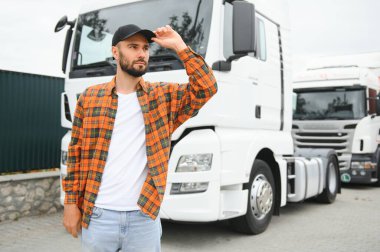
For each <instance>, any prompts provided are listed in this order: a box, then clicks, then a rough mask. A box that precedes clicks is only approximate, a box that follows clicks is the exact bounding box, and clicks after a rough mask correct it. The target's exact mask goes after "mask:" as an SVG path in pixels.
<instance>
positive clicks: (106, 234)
mask: <svg viewBox="0 0 380 252" xmlns="http://www.w3.org/2000/svg"><path fill="white" fill-rule="evenodd" d="M152 42H155V43H157V44H158V45H160V46H162V47H164V48H168V49H172V50H174V51H175V52H176V53H177V54H178V56H179V58H180V59H181V60H182V61H183V63H184V65H185V68H186V72H187V74H188V76H189V83H187V84H181V85H180V84H177V83H161V82H160V83H150V82H146V81H144V79H143V78H142V77H141V76H142V75H144V74H145V72H146V71H147V66H148V59H149V43H152ZM112 54H113V57H114V58H115V60H116V62H117V71H116V76H115V77H114V78H113V79H112V81H111V82H109V83H105V84H100V85H95V86H91V87H89V88H87V89H86V90H85V91H84V92H83V93H82V94H81V95H80V97H79V99H78V102H77V106H76V110H75V115H74V120H73V127H72V138H71V142H70V145H69V153H68V161H67V177H65V178H64V180H63V188H64V191H65V192H66V197H65V205H64V217H63V224H64V226H65V228H66V230H67V231H68V232H69V233H70V234H72V235H73V236H74V237H77V234H78V232H79V231H80V230H81V231H82V248H83V250H85V251H118V250H119V249H120V250H122V251H134V252H135V251H144V252H148V251H160V246H161V245H160V243H161V233H162V229H161V223H160V218H159V217H158V214H159V209H160V205H161V202H162V200H163V196H164V193H165V186H166V177H167V167H168V159H169V152H170V139H171V135H172V133H173V132H174V131H175V130H176V129H177V128H178V127H179V126H180V125H181V124H182V123H184V122H185V121H186V120H187V119H189V118H191V117H192V116H195V115H196V114H197V113H198V111H199V109H200V108H201V107H202V106H203V105H204V104H205V103H206V102H207V101H208V100H209V99H210V98H211V97H212V96H213V95H214V94H215V93H216V92H217V84H216V82H215V78H214V76H213V74H212V70H211V69H210V68H209V67H208V66H207V65H206V63H205V61H204V60H203V58H202V57H201V56H199V55H197V54H196V53H194V52H193V51H192V50H191V49H190V48H189V47H187V46H186V44H185V43H184V41H183V40H182V38H181V36H180V35H179V34H178V33H177V32H176V31H174V30H173V29H172V28H171V27H170V26H165V27H160V28H158V29H156V30H155V31H154V32H152V31H149V30H142V29H140V28H139V27H137V26H136V25H126V26H122V27H120V28H119V29H118V30H117V31H116V32H115V34H114V36H113V40H112Z"/></svg>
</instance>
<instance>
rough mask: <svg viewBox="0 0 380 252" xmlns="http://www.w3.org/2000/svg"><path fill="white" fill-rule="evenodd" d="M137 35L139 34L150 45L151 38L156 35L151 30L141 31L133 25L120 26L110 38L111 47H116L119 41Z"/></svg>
mask: <svg viewBox="0 0 380 252" xmlns="http://www.w3.org/2000/svg"><path fill="white" fill-rule="evenodd" d="M137 33H140V34H141V35H143V36H144V37H145V38H146V39H147V40H148V42H149V43H152V42H153V41H152V38H153V37H156V35H155V34H154V33H153V32H152V31H151V30H146V29H141V28H140V27H138V26H137V25H134V24H128V25H124V26H120V27H119V28H118V29H117V30H116V32H115V34H114V35H113V38H112V46H115V45H117V43H119V42H120V41H123V40H124V39H127V38H129V37H131V36H133V35H135V34H137Z"/></svg>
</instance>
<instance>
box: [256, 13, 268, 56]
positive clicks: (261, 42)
mask: <svg viewBox="0 0 380 252" xmlns="http://www.w3.org/2000/svg"><path fill="white" fill-rule="evenodd" d="M257 24H258V25H257V28H258V34H259V36H258V40H257V58H258V59H260V60H262V61H265V60H266V59H267V46H266V38H265V25H264V22H263V21H262V20H261V19H259V18H258V19H257Z"/></svg>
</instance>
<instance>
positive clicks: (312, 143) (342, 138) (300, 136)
mask: <svg viewBox="0 0 380 252" xmlns="http://www.w3.org/2000/svg"><path fill="white" fill-rule="evenodd" d="M353 132H354V131H347V130H345V132H315V131H314V132H305V131H302V132H301V131H300V130H298V129H297V130H294V129H293V131H292V133H293V139H294V144H295V147H297V148H329V149H334V150H335V151H336V152H337V154H338V156H341V155H342V154H343V153H350V152H351V143H352V137H353ZM348 165H349V164H348V162H347V161H346V160H339V167H340V168H342V169H345V168H347V167H348Z"/></svg>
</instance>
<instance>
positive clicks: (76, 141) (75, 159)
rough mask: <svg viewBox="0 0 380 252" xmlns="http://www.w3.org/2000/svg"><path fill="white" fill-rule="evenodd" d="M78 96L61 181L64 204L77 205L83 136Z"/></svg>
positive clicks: (81, 107)
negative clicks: (64, 171)
mask: <svg viewBox="0 0 380 252" xmlns="http://www.w3.org/2000/svg"><path fill="white" fill-rule="evenodd" d="M83 95H84V94H81V95H80V96H79V99H78V101H77V105H76V108H75V113H74V120H73V124H72V132H71V141H70V144H69V150H68V158H67V176H66V177H65V178H64V179H63V180H62V187H63V190H64V191H65V193H66V194H65V201H64V203H65V204H77V203H78V184H79V169H80V160H81V146H82V134H83V100H84V97H83Z"/></svg>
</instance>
